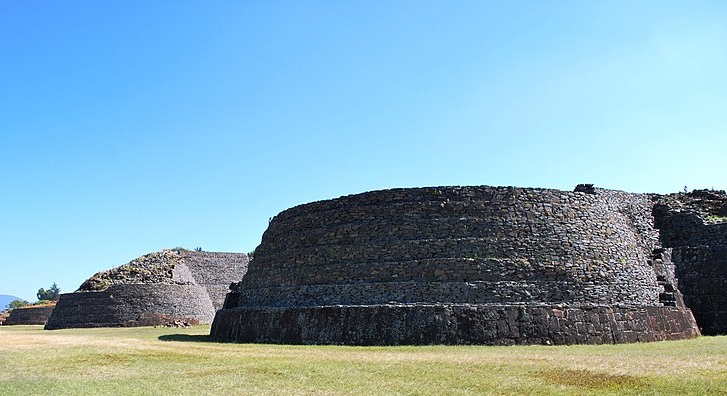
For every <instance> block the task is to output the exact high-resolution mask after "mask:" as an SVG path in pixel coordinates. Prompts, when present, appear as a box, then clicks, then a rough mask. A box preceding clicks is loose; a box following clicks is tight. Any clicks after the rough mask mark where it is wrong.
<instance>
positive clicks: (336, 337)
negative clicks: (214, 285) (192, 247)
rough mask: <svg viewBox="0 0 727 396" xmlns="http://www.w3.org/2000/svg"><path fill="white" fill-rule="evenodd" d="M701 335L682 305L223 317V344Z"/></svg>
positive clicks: (293, 311) (420, 308)
mask: <svg viewBox="0 0 727 396" xmlns="http://www.w3.org/2000/svg"><path fill="white" fill-rule="evenodd" d="M698 335H699V331H698V330H697V329H696V327H695V326H694V318H693V317H692V315H691V312H690V311H689V310H688V309H683V308H677V307H659V306H654V307H612V306H584V307H578V308H574V307H567V306H525V305H521V306H516V305H509V306H508V305H494V306H493V305H469V304H463V305H449V304H415V305H396V304H386V305H364V306H350V305H349V306H341V305H337V306H319V307H297V308H272V307H271V308H244V309H243V308H237V309H224V310H220V311H218V312H217V316H216V317H215V321H214V324H213V326H212V330H211V336H212V337H213V338H215V339H217V340H224V341H237V342H255V343H284V344H345V345H427V344H484V345H516V344H547V345H550V344H553V345H558V344H566V345H568V344H608V343H626V342H647V341H662V340H677V339H683V338H691V337H696V336H698Z"/></svg>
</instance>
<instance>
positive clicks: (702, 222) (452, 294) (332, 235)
mask: <svg viewBox="0 0 727 396" xmlns="http://www.w3.org/2000/svg"><path fill="white" fill-rule="evenodd" d="M699 194H700V193H698V192H695V193H692V194H675V195H671V196H662V195H656V194H632V193H625V192H620V191H613V190H604V189H598V188H593V187H592V186H589V185H581V186H579V187H578V188H576V191H574V192H566V191H559V190H552V189H535V188H516V187H488V186H476V187H427V188H411V189H392V190H383V191H373V192H367V193H363V194H357V195H350V196H346V197H341V198H338V199H333V200H327V201H320V202H313V203H310V204H305V205H300V206H297V207H294V208H291V209H288V210H286V211H283V212H282V213H280V214H278V215H277V216H275V217H274V218H273V219H272V220H271V222H270V224H269V227H268V229H267V230H266V231H265V233H264V235H263V238H262V242H261V244H260V246H258V248H257V249H256V250H255V254H254V257H253V260H252V261H251V262H250V264H249V268H248V272H247V274H246V275H245V277H244V278H243V279H242V281H240V282H239V283H237V284H236V285H234V287H232V290H231V292H230V293H229V294H228V295H227V297H226V301H225V304H224V307H223V309H221V310H219V311H218V312H217V314H216V317H215V320H214V322H213V325H212V330H211V336H212V337H214V338H216V339H218V340H224V341H237V342H269V343H297V344H350V345H396V344H497V345H510V344H576V343H620V342H636V341H655V340H668V339H681V338H689V337H694V336H697V335H699V328H698V326H697V322H695V319H694V317H693V316H692V312H691V311H690V309H689V307H691V308H692V309H693V310H694V311H695V313H698V318H699V317H700V316H699V315H702V317H703V318H704V322H700V326H702V327H704V328H705V331H710V332H711V331H713V330H712V329H715V330H714V331H723V330H719V329H724V322H725V317H724V315H725V312H724V310H723V309H722V308H721V307H724V306H725V305H724V304H722V305H721V307H719V308H718V307H716V306H715V304H714V301H715V295H714V294H717V291H718V289H717V287H719V286H718V284H719V285H723V283H724V281H725V278H726V277H725V272H727V271H725V255H724V251H725V235H726V234H725V227H727V224H724V222H722V221H721V219H723V218H722V217H720V215H719V213H721V212H719V211H720V210H727V206H721V205H723V204H727V198H726V197H725V195H724V193H723V192H716V193H714V195H715V197H716V198H715V199H714V200H715V201H716V203H715V202H713V205H712V206H710V208H709V209H704V208H705V207H706V206H705V205H704V204H703V202H702V201H704V199H700V198H699V197H698V195H699ZM720 200H721V201H720ZM720 202H721V203H720ZM699 210H702V212H700V211H699ZM710 222H711V223H710ZM712 223H714V224H712ZM715 263H716V264H715ZM708 282H711V283H710V285H711V286H710V287H714V289H709V290H710V291H706V290H705V289H704V284H705V283H708ZM720 282H722V283H720ZM680 290H684V293H685V295H686V296H687V299H686V300H687V302H688V303H689V304H690V306H689V307H687V306H685V304H684V299H683V298H682V292H680ZM722 290H724V288H722ZM721 295H722V296H724V292H722V294H721ZM722 300H724V297H722ZM710 320H712V321H714V322H715V323H714V324H712V322H709V321H710ZM719 323H721V324H719ZM720 326H722V327H720ZM708 329H709V330H708Z"/></svg>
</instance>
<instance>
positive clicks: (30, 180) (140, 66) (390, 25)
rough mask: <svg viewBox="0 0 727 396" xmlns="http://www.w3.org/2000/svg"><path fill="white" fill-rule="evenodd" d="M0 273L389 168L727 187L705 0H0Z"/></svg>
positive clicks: (726, 115)
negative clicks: (148, 0)
mask: <svg viewBox="0 0 727 396" xmlns="http://www.w3.org/2000/svg"><path fill="white" fill-rule="evenodd" d="M0 57H1V58H0V150H1V155H0V181H1V182H2V184H1V185H0V186H1V187H0V214H1V215H2V216H1V218H0V249H1V250H2V254H0V294H14V295H18V296H20V297H23V298H26V299H28V300H35V292H36V291H37V290H38V288H40V287H45V288H47V287H49V286H50V284H51V283H52V282H57V283H58V285H59V286H60V287H61V289H62V290H63V291H64V292H70V291H73V290H75V289H76V288H77V287H78V286H79V285H80V283H81V282H82V281H83V280H84V279H86V278H87V277H88V276H90V275H92V274H93V273H95V272H97V271H100V270H104V269H108V268H111V267H115V266H118V265H121V264H124V263H126V262H128V261H129V260H131V259H133V258H135V257H137V256H140V255H142V254H145V253H148V252H151V251H157V250H161V249H162V248H172V247H175V246H184V247H188V248H194V247H197V246H200V247H202V248H203V249H204V250H209V251H237V252H248V251H251V250H253V249H254V248H255V246H257V244H258V243H259V242H260V237H261V235H262V233H263V231H264V230H265V227H266V225H267V222H268V218H270V217H272V216H274V215H275V214H277V213H278V212H280V211H282V210H284V209H286V208H289V207H291V206H294V205H297V204H301V203H306V202H310V201H315V200H320V199H328V198H335V197H338V196H341V195H346V194H352V193H359V192H363V191H367V190H375V189H383V188H390V187H410V186H430V185H482V184H486V185H514V186H524V187H526V186H533V187H548V188H558V189H565V190H571V189H572V188H573V187H574V186H575V185H576V184H577V183H595V184H596V185H598V186H601V187H606V188H613V189H619V190H626V191H632V192H658V193H669V192H676V191H680V190H682V189H683V188H684V186H687V187H688V188H689V189H693V188H717V189H725V188H727V176H725V175H726V172H725V171H726V170H727V156H725V149H727V2H724V1H686V0H685V1H662V0H658V1H541V0H537V1H482V0H477V1H377V0H374V1H372V0H366V1H333V0H331V1H214V2H210V1H153V2H146V1H115V2H112V1H90V0H89V1H63V2H41V1H4V2H2V3H0Z"/></svg>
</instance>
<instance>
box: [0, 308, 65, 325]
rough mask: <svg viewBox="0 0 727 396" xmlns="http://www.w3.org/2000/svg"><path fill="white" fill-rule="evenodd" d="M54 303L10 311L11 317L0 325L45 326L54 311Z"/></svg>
mask: <svg viewBox="0 0 727 396" xmlns="http://www.w3.org/2000/svg"><path fill="white" fill-rule="evenodd" d="M54 308H55V304H54V303H50V304H40V305H27V306H25V307H21V308H15V309H12V310H10V312H9V315H8V316H7V318H6V319H5V320H4V321H1V322H0V324H2V325H5V326H12V325H44V324H46V323H47V322H48V318H49V317H50V315H51V313H52V312H53V309H54Z"/></svg>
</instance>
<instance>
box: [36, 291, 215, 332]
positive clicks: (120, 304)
mask: <svg viewBox="0 0 727 396" xmlns="http://www.w3.org/2000/svg"><path fill="white" fill-rule="evenodd" d="M213 316H214V307H213V306H212V302H211V301H210V298H209V296H208V295H207V291H206V290H205V289H204V287H201V286H197V285H173V284H150V285H144V284H130V285H114V286H111V287H109V288H108V289H106V290H104V291H96V292H81V293H67V294H62V295H61V298H60V300H59V301H58V304H57V309H56V310H54V311H53V313H52V315H51V317H50V319H49V320H48V324H47V325H46V327H45V328H46V329H48V330H54V329H62V328H76V327H80V328H83V327H128V326H151V325H161V324H164V323H166V322H169V321H172V320H182V321H186V322H189V323H209V322H210V321H211V320H212V318H213Z"/></svg>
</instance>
